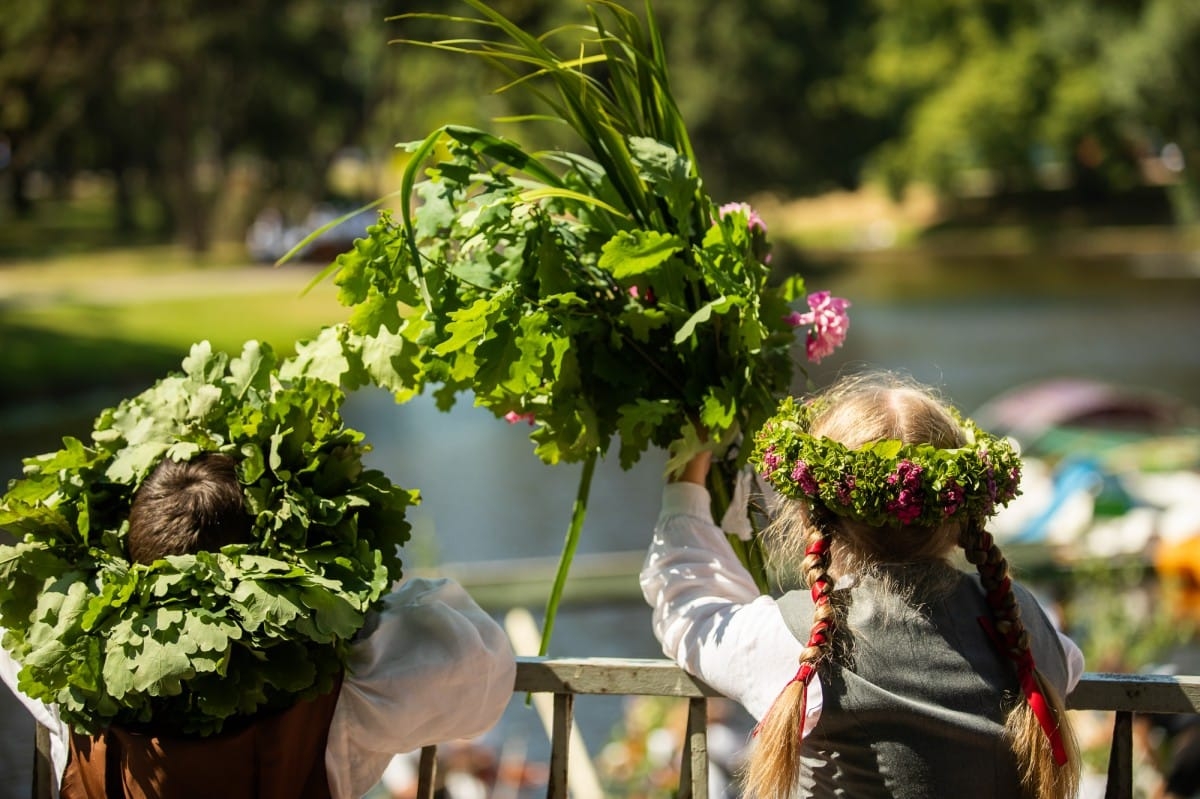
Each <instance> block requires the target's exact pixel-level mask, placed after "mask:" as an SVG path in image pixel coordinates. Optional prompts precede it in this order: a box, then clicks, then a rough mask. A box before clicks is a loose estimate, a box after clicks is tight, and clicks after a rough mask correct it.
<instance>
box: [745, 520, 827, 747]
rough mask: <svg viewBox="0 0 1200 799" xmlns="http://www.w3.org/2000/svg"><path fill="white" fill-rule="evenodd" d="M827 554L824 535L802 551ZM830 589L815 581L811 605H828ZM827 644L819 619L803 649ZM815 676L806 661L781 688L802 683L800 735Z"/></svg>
mask: <svg viewBox="0 0 1200 799" xmlns="http://www.w3.org/2000/svg"><path fill="white" fill-rule="evenodd" d="M827 552H829V537H828V536H824V535H823V536H821V537H820V538H818V539H817V540H816V541H814V542H812V543H811V544H809V545H808V547H807V548H806V549H805V550H804V554H805V555H816V556H818V557H823V556H824V555H825V554H826V553H827ZM832 589H833V586H832V585H831V584H830V583H829V581H828V580H826V579H825V578H824V577H819V578H817V579H816V580H814V581H813V584H812V599H813V603H814V604H817V605H824V604H828V603H829V592H830V591H831V590H832ZM828 642H829V622H828V621H827V620H826V619H821V620H820V621H818V622H817V623H815V624H814V625H813V628H812V633H810V634H809V636H808V644H807V645H806V647H805V648H806V649H807V648H810V647H819V646H822V645H824V644H826V643H828ZM816 674H817V667H816V666H815V665H814V664H812V663H810V662H808V661H805V662H804V663H801V664H800V668H799V669H798V670H797V671H796V676H794V677H792V679H790V680H788V683H787V685H785V686H783V687H784V690H786V689H787V687H788V685H791V684H792V683H795V682H798V683H802V684H803V685H804V691H803V693H801V695H800V730H799V733H800V734H801V735H803V734H804V719H805V716H806V715H807V710H808V708H807V705H808V684H809V683H810V682H812V678H813V677H815V676H816ZM781 693H782V692H781ZM775 701H779V700H778V699H776V700H775ZM770 712H771V711H770V710H768V711H767V714H768V715H770ZM766 720H767V718H766V716H763V718H762V720H761V721H759V722H758V724H757V725H755V727H754V731H753V732H752V733H751V735H757V734H758V731H759V729H760V728H761V727H762V725H763V723H764V722H765V721H766Z"/></svg>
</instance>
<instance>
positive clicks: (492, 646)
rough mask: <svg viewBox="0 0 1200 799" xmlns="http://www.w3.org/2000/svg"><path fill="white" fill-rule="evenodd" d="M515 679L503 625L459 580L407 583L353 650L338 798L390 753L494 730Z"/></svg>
mask: <svg viewBox="0 0 1200 799" xmlns="http://www.w3.org/2000/svg"><path fill="white" fill-rule="evenodd" d="M515 678H516V660H515V658H514V656H513V651H512V647H511V646H510V644H509V642H508V639H507V637H506V636H505V635H504V630H503V629H502V628H501V627H500V625H499V624H498V623H497V622H496V621H495V620H494V619H492V617H491V616H489V615H488V614H487V613H485V612H484V611H483V610H482V609H481V608H480V607H479V606H478V605H477V604H476V603H475V601H474V600H473V599H471V597H470V595H468V594H467V592H466V591H465V590H464V589H463V587H462V586H461V585H459V584H458V583H456V582H454V581H453V580H447V579H440V580H426V579H411V580H408V581H406V582H405V583H403V584H402V585H401V586H400V587H399V588H398V589H396V591H394V592H393V593H392V594H391V595H390V596H389V597H388V598H387V600H386V604H385V606H384V608H383V610H382V612H381V613H380V615H379V619H378V625H377V626H376V627H375V628H374V629H373V630H372V631H371V633H370V635H368V636H366V637H365V638H363V639H362V640H360V641H358V642H356V643H355V644H354V645H353V646H352V648H351V653H350V659H349V662H348V664H347V673H346V676H345V679H344V681H343V682H342V688H341V693H340V694H339V696H338V702H337V709H336V710H335V711H334V715H333V721H332V722H331V724H330V728H329V741H328V743H327V745H326V750H325V765H326V770H327V772H328V775H329V787H330V790H331V792H332V794H333V797H334V799H358V797H360V796H362V795H363V794H364V793H366V792H367V791H368V790H370V789H371V787H372V786H374V785H375V784H376V783H377V782H378V781H379V778H380V776H381V775H382V774H383V771H384V769H385V768H386V767H387V764H388V761H390V760H391V758H392V756H393V755H396V754H400V753H403V752H409V751H412V750H414V749H418V748H420V747H422V746H427V745H429V744H434V743H442V742H446V741H450V740H454V739H456V738H469V737H473V736H476V735H480V734H482V733H483V732H485V731H486V730H488V729H489V728H490V727H491V726H492V725H494V724H495V723H496V721H498V720H499V718H500V716H501V714H502V713H503V712H504V709H505V707H506V706H507V705H508V702H509V700H510V699H512V695H513V684H514V680H515Z"/></svg>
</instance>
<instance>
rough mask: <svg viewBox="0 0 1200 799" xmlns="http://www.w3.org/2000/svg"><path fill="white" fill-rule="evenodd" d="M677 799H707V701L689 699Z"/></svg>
mask: <svg viewBox="0 0 1200 799" xmlns="http://www.w3.org/2000/svg"><path fill="white" fill-rule="evenodd" d="M679 799H708V700H707V699H705V698H704V697H695V698H692V699H689V700H688V715H687V731H686V732H685V733H684V737H683V755H682V758H681V762H680V764H679Z"/></svg>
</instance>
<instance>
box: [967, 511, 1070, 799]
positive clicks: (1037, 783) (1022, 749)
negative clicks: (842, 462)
mask: <svg viewBox="0 0 1200 799" xmlns="http://www.w3.org/2000/svg"><path fill="white" fill-rule="evenodd" d="M960 542H961V544H962V547H963V551H964V552H965V553H966V556H967V560H968V561H969V562H970V563H972V564H974V566H975V568H976V570H977V571H978V572H979V579H980V581H981V582H982V583H983V588H984V590H985V591H986V592H987V599H988V607H989V608H990V609H991V613H992V621H993V623H994V625H995V631H996V633H997V638H998V639H999V641H1000V642H1002V643H1003V645H1004V646H1005V648H1006V651H1005V652H1004V654H1005V655H1007V656H1008V658H1009V659H1010V660H1012V661H1013V662H1014V663H1015V664H1017V665H1018V672H1020V668H1021V664H1022V662H1027V663H1029V664H1030V665H1031V666H1033V678H1034V680H1036V684H1037V688H1038V689H1039V690H1040V692H1041V694H1042V695H1043V696H1044V697H1045V698H1046V701H1047V704H1048V706H1049V709H1050V713H1051V719H1052V720H1053V723H1054V724H1055V725H1056V726H1057V732H1058V735H1059V736H1060V738H1061V741H1062V747H1063V750H1064V751H1065V760H1066V762H1065V763H1063V764H1061V765H1060V764H1059V763H1057V762H1056V761H1055V754H1054V751H1053V748H1052V745H1051V742H1050V740H1049V738H1048V735H1047V732H1046V731H1045V730H1044V729H1043V728H1042V726H1041V723H1040V722H1039V720H1038V718H1037V716H1036V714H1035V713H1034V710H1033V707H1032V705H1031V703H1030V702H1029V701H1025V699H1026V698H1025V697H1021V698H1020V699H1019V700H1018V701H1017V702H1016V704H1015V705H1014V706H1013V707H1012V708H1011V709H1010V710H1009V711H1008V714H1007V715H1006V717H1005V722H1004V727H1005V736H1006V737H1007V738H1008V740H1009V745H1010V746H1011V747H1012V751H1013V754H1014V755H1015V756H1016V759H1017V764H1018V767H1019V769H1020V773H1021V787H1022V792H1023V794H1024V796H1026V797H1030V798H1031V799H1069V797H1074V796H1075V794H1076V790H1077V788H1078V784H1079V750H1078V746H1077V745H1076V742H1075V736H1074V733H1073V732H1072V730H1071V725H1070V722H1069V719H1068V717H1067V712H1066V706H1065V704H1064V703H1063V698H1062V697H1061V696H1060V695H1059V694H1058V691H1057V690H1056V689H1055V688H1054V686H1052V685H1051V684H1050V683H1049V681H1048V680H1046V679H1045V678H1044V677H1043V676H1042V674H1041V672H1039V671H1038V670H1037V668H1036V666H1035V665H1033V660H1032V652H1031V651H1030V647H1029V632H1028V631H1027V630H1026V629H1025V624H1024V622H1022V621H1021V608H1020V605H1018V604H1017V598H1016V594H1014V593H1013V590H1012V578H1011V577H1010V575H1009V568H1008V560H1007V559H1006V558H1005V557H1004V555H1003V553H1001V551H1000V548H999V547H998V546H996V543H995V540H994V539H993V538H992V534H991V533H989V532H987V531H986V530H984V529H982V528H981V527H980V526H978V525H975V524H971V525H967V526H966V527H965V528H964V530H963V533H962V536H961V539H960Z"/></svg>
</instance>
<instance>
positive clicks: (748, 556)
mask: <svg viewBox="0 0 1200 799" xmlns="http://www.w3.org/2000/svg"><path fill="white" fill-rule="evenodd" d="M736 478H737V473H736V472H734V473H732V474H729V475H726V470H725V469H724V468H723V464H720V463H714V464H713V466H712V469H711V470H710V471H709V473H708V490H709V493H710V494H711V495H712V498H713V503H712V506H713V507H712V510H713V518H714V519H715V520H716V521H717V523H718V524H719V523H720V521H721V519H723V518H725V512H726V511H727V510H729V486H728V485H727V484H726V480H729V481H732V480H734V479H736ZM726 538H728V539H729V546H730V547H732V548H733V552H734V554H736V555H737V556H738V560H740V561H741V562H742V565H743V566H745V567H746V570H747V571H749V572H750V576H751V577H753V578H754V584H755V585H757V586H758V590H759V591H762V592H763V593H764V594H769V593H771V586H770V583H769V582H768V581H767V570H766V566H765V565H764V563H763V556H762V547H761V545H760V543H759V539H758V532H757V530H756V531H755V533H754V535H753V536H751V538H750V540H749V541H743V540H742V539H740V538H738V537H737V536H736V535H726Z"/></svg>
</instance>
